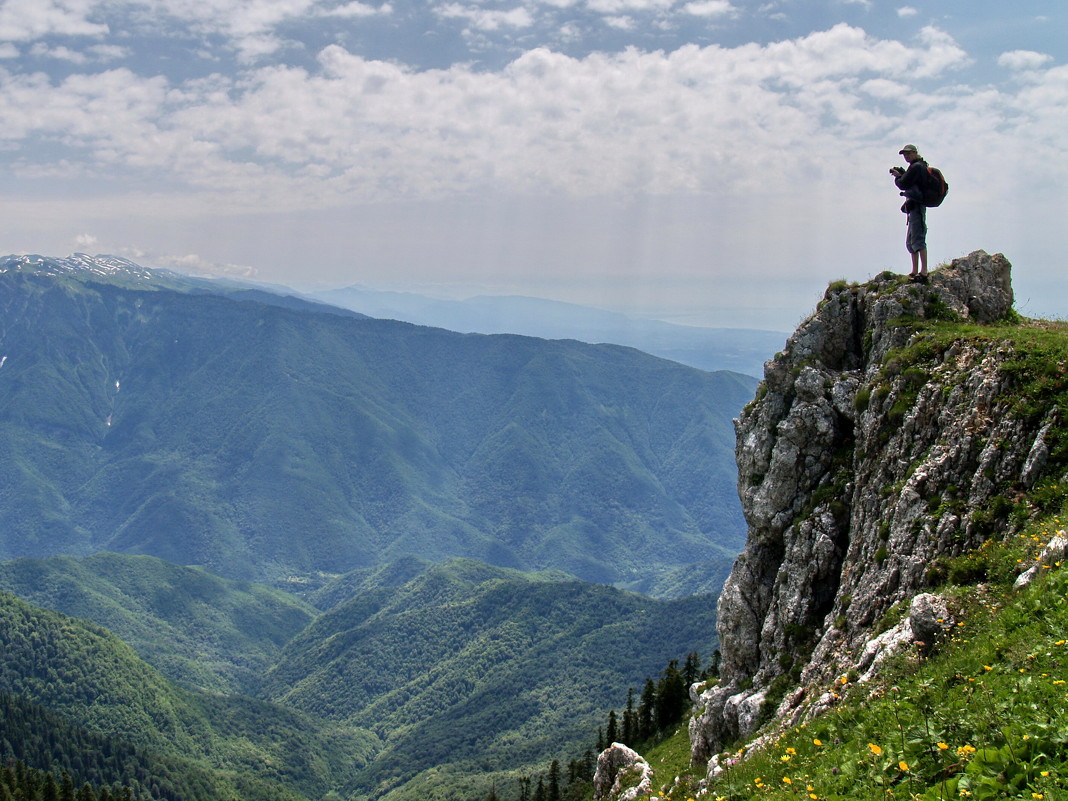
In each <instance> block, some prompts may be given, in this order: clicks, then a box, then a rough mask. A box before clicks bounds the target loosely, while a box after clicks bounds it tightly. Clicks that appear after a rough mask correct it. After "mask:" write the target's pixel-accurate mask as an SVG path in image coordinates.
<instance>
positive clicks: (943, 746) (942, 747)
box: [938, 743, 949, 751]
mask: <svg viewBox="0 0 1068 801" xmlns="http://www.w3.org/2000/svg"><path fill="white" fill-rule="evenodd" d="M938 747H939V748H941V749H942V750H943V751H945V750H946V749H948V748H949V746H948V745H946V744H945V743H939V744H938Z"/></svg>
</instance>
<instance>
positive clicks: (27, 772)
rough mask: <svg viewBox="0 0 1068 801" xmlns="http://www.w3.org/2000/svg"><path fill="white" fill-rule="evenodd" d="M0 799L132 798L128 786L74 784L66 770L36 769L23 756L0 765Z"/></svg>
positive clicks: (85, 800) (91, 800) (73, 800)
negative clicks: (24, 760)
mask: <svg viewBox="0 0 1068 801" xmlns="http://www.w3.org/2000/svg"><path fill="white" fill-rule="evenodd" d="M0 801H134V796H133V792H132V791H131V790H130V788H129V787H110V788H109V787H106V786H105V787H100V788H93V787H91V786H90V785H89V784H88V783H84V784H82V786H81V787H80V788H78V789H75V788H74V780H73V779H72V778H71V775H70V774H69V773H67V772H66V771H63V772H62V773H61V774H60V777H59V779H58V780H57V779H56V776H55V774H53V773H49V772H45V771H40V770H35V769H34V768H30V767H27V766H26V763H25V762H23V761H22V760H8V761H7V763H6V764H5V765H4V766H3V767H2V768H0Z"/></svg>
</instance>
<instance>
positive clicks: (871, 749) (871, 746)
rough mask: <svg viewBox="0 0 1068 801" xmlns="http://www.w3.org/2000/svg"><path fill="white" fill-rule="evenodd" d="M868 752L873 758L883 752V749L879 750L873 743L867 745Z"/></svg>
mask: <svg viewBox="0 0 1068 801" xmlns="http://www.w3.org/2000/svg"><path fill="white" fill-rule="evenodd" d="M868 750H869V751H871V752H872V753H873V754H875V756H879V754H881V753H882V752H883V749H881V748H880V747H879V746H877V745H876V744H875V743H868Z"/></svg>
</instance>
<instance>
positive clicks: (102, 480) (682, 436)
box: [0, 265, 754, 581]
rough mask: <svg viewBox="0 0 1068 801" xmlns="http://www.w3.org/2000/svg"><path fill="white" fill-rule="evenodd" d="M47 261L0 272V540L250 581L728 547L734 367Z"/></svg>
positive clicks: (744, 381)
mask: <svg viewBox="0 0 1068 801" xmlns="http://www.w3.org/2000/svg"><path fill="white" fill-rule="evenodd" d="M76 266H77V265H75V267H76ZM72 270H73V272H72ZM72 275H74V276H75V278H72V277H71V276H72ZM64 276H65V277H64V278H63V280H61V281H57V280H55V279H54V277H52V276H48V275H44V274H41V272H40V271H39V270H38V271H37V272H27V271H21V270H15V269H14V268H10V269H7V270H6V272H0V308H2V309H3V312H4V314H3V318H4V319H3V323H2V324H0V325H2V326H3V327H2V328H0V350H2V351H3V353H2V354H0V357H2V358H3V359H4V361H3V366H2V367H0V439H2V440H3V441H4V442H5V444H6V445H7V448H8V452H9V453H10V454H11V455H12V459H11V460H9V461H8V463H7V464H5V465H4V466H3V467H2V468H0V469H2V470H4V471H5V476H4V480H5V482H6V483H7V485H8V486H9V487H10V488H11V492H10V493H9V494H8V495H7V496H6V498H5V499H3V502H2V503H0V520H3V522H4V523H5V527H4V531H5V534H4V535H3V537H0V553H2V554H3V555H5V556H9V557H14V556H44V555H48V554H49V553H58V552H68V553H74V554H84V553H88V552H91V551H94V550H99V549H107V550H114V551H121V552H140V553H148V554H152V555H155V556H159V557H161V558H165V559H167V560H169V561H172V562H175V563H178V564H199V565H202V566H204V567H207V568H208V569H210V570H212V572H215V573H219V574H222V575H227V576H229V577H231V578H241V577H244V578H252V577H258V578H265V577H268V576H273V577H279V576H284V575H287V574H303V575H309V574H312V573H314V572H316V571H325V572H328V573H339V572H346V571H348V570H351V569H353V568H356V567H361V566H370V565H373V564H376V563H379V562H382V561H389V560H391V559H394V558H396V557H398V556H401V555H403V554H405V553H412V554H415V555H417V556H423V557H428V558H435V559H436V558H443V557H447V556H471V557H474V558H479V559H482V560H483V561H487V562H490V563H494V564H500V565H502V566H522V567H524V568H528V569H543V568H558V569H564V570H567V571H568V572H571V573H574V574H576V575H579V576H580V577H584V578H588V579H595V580H598V581H635V580H640V579H641V578H642V577H643V576H644V575H647V574H649V573H651V572H658V571H660V570H661V569H664V568H670V567H677V566H683V565H691V564H694V563H698V562H711V561H714V560H716V559H720V558H722V557H725V556H729V555H732V554H733V553H734V552H735V550H736V549H737V548H738V547H739V546H740V541H741V518H740V512H739V511H738V508H737V501H736V499H735V497H734V493H733V491H732V489H731V487H732V485H733V483H734V475H733V472H734V468H733V462H732V460H731V459H730V455H729V454H730V445H729V443H730V441H731V438H732V431H731V429H732V423H731V419H732V417H733V415H734V414H735V413H736V410H737V409H739V408H740V407H741V405H742V404H743V403H744V401H745V400H747V399H748V398H749V397H750V395H751V390H752V387H753V385H754V384H753V382H752V380H751V379H748V378H746V377H744V376H741V375H739V374H731V373H716V374H708V373H703V372H701V371H697V370H693V369H692V368H686V367H683V366H681V365H677V364H674V363H671V362H667V361H664V360H659V359H655V358H654V357H650V356H647V355H645V354H641V353H639V352H638V351H635V350H633V349H628V348H624V347H620V346H589V345H584V344H581V343H577V342H546V341H542V340H536V339H532V338H528V337H519V336H505V335H500V336H486V335H461V334H456V333H451V332H446V331H440V330H436V329H429V328H424V327H418V326H413V325H410V324H406V323H399V322H390V321H381V320H372V319H368V318H361V317H358V316H355V315H349V314H347V313H340V314H339V313H335V312H333V311H323V312H322V313H319V311H318V310H309V309H307V308H286V307H285V306H280V305H276V304H270V305H265V304H262V303H259V302H257V301H254V300H248V299H246V300H240V301H235V299H234V298H232V297H227V296H225V295H215V294H211V293H207V292H185V291H170V290H169V289H167V288H156V289H153V290H151V291H141V290H139V289H137V288H130V287H129V286H125V285H123V282H122V281H119V282H117V283H104V284H101V283H98V282H96V281H95V280H92V279H93V278H94V276H83V280H81V281H78V280H76V277H77V270H75V269H74V268H71V269H67V270H66V271H65V272H64ZM138 280H140V279H138ZM43 454H44V455H47V457H48V458H47V459H43V456H42V455H43ZM710 454H711V455H712V458H710ZM715 454H719V456H715ZM279 481H284V482H285V485H286V500H285V503H282V502H281V501H282V496H281V495H280V493H279V492H278V491H277V485H278V482H279ZM504 497H506V498H509V499H510V500H509V502H508V503H503V502H502V501H501V498H504ZM42 512H43V513H42ZM291 531H303V532H306V533H305V535H304V536H301V537H293V536H291V535H290V532H291ZM12 532H19V534H18V536H17V537H16V536H15V535H14V534H13V533H12ZM180 532H185V533H183V534H182V535H181V536H179V533H180ZM253 532H255V533H253ZM603 535H607V538H606V539H604V540H603V541H602V542H601V543H599V544H598V545H597V546H596V547H591V546H590V545H589V544H588V543H589V541H590V539H591V538H592V537H594V536H603ZM716 539H720V540H721V542H722V544H717V543H716V542H715V540H716Z"/></svg>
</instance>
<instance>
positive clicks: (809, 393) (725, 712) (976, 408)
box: [690, 251, 1055, 760]
mask: <svg viewBox="0 0 1068 801" xmlns="http://www.w3.org/2000/svg"><path fill="white" fill-rule="evenodd" d="M1010 271H1011V267H1010V265H1009V262H1008V261H1007V260H1006V259H1005V258H1004V257H1003V256H1001V255H994V256H990V255H988V254H986V253H984V252H982V251H977V252H975V253H972V254H970V255H969V256H967V257H965V258H962V259H957V260H955V261H954V262H953V263H952V264H951V265H949V266H947V267H944V268H942V269H939V270H936V271H934V272H933V273H932V274H931V277H930V283H928V284H918V283H908V282H906V281H904V280H903V279H902V278H901V277H899V276H894V275H891V274H883V275H881V276H879V277H877V278H876V279H874V280H872V281H870V282H868V283H867V284H864V285H859V286H857V285H849V286H846V285H842V286H834V285H832V287H831V288H829V289H828V291H827V293H826V296H825V298H824V300H823V301H821V303H820V305H819V307H818V309H817V311H816V312H815V313H814V314H813V315H812V317H810V318H809V319H808V320H807V321H805V322H804V323H803V324H802V325H801V326H800V327H799V328H798V330H797V331H796V332H795V333H794V334H793V336H791V337H790V339H789V340H788V342H787V344H786V348H785V350H784V351H783V352H782V353H780V354H778V355H777V356H776V357H775V358H774V359H773V360H771V361H769V362H768V363H767V364H766V366H765V378H764V382H763V384H762V385H761V387H760V389H759V390H758V394H757V399H756V400H755V401H754V402H753V403H751V404H750V405H749V406H748V407H746V409H745V410H744V411H743V413H742V416H741V417H740V419H738V420H737V421H736V430H737V449H736V453H737V460H738V483H739V493H740V495H741V499H742V506H743V509H744V512H745V517H746V520H747V522H748V525H749V534H748V540H747V543H746V546H745V550H744V552H743V553H742V554H741V556H740V557H739V559H738V560H737V562H736V564H735V566H734V569H733V571H732V573H731V575H730V578H729V579H728V580H727V583H726V585H725V586H724V588H723V592H722V595H721V597H720V599H719V608H718V632H719V640H720V649H721V652H722V657H723V658H722V664H721V681H720V684H719V685H718V686H716V687H713V688H712V689H709V690H706V691H705V692H703V693H702V694H701V695H700V696H699V697H698V698H697V699H696V700H697V704H696V707H697V712H696V713H695V715H694V717H693V719H692V722H691V724H690V726H691V727H690V736H691V744H692V749H693V757H694V759H695V760H708V759H710V758H711V757H713V756H714V755H716V754H717V752H719V751H721V750H722V749H723V748H724V747H725V746H726V745H727V744H729V743H730V742H732V741H733V740H735V739H736V738H738V737H744V736H747V735H750V734H752V733H753V732H754V731H756V730H757V729H758V728H759V727H760V726H761V725H762V724H763V723H764V722H766V721H767V720H769V719H770V718H772V717H775V718H780V719H785V720H787V721H796V720H797V719H799V718H800V717H802V716H804V715H805V714H811V713H812V711H813V710H814V709H816V708H819V706H820V705H821V703H823V704H825V703H827V698H825V697H824V698H823V699H822V701H821V696H823V695H824V693H825V691H826V690H827V689H828V688H830V687H831V686H832V684H833V682H834V681H836V680H841V677H843V676H845V675H847V674H848V675H850V676H851V677H853V678H856V677H858V676H863V675H864V674H866V673H869V672H870V671H871V670H872V669H873V666H877V663H878V661H879V660H880V659H881V658H883V655H885V653H889V650H888V649H890V650H892V649H893V648H900V647H902V645H907V646H908V647H920V648H924V647H929V645H930V642H931V641H933V640H935V639H937V637H938V636H940V633H941V632H942V631H943V630H944V629H945V628H946V626H947V621H948V620H949V619H950V613H949V611H948V610H947V609H946V608H945V605H944V603H943V602H942V601H941V600H940V599H938V598H937V597H935V596H931V595H920V593H921V592H922V591H923V590H924V589H925V588H927V587H929V586H930V585H931V584H932V583H933V578H934V576H933V575H932V572H937V566H938V565H939V563H940V560H944V559H946V558H948V557H953V556H957V555H959V554H961V553H963V552H965V551H967V550H970V549H972V548H975V547H976V546H978V545H979V544H980V543H981V542H982V541H984V540H985V539H986V538H987V537H989V536H990V534H991V532H992V530H993V529H994V527H995V526H996V527H998V529H999V530H1004V529H1005V528H1006V527H1007V526H1009V527H1011V520H1010V519H1008V515H1007V512H1008V511H1009V509H1010V508H1011V500H1012V498H1013V493H1014V492H1015V491H1018V490H1025V489H1028V488H1030V487H1031V486H1032V485H1033V484H1034V482H1035V481H1037V480H1038V479H1039V478H1040V477H1041V476H1042V474H1043V469H1044V466H1045V460H1046V457H1047V454H1048V445H1047V443H1046V437H1047V434H1048V432H1049V427H1050V424H1051V422H1052V420H1053V419H1052V416H1051V415H1053V414H1055V412H1050V413H1049V415H1050V416H1045V417H1043V414H1044V412H1040V413H1039V414H1036V413H1035V411H1034V409H1030V410H1028V411H1027V412H1026V413H1024V412H1018V411H1017V410H1015V409H1014V408H1010V407H1009V405H1008V404H1007V402H1006V401H1005V398H1006V397H1007V396H1008V394H1009V391H1010V390H1011V388H1012V386H1013V382H1014V381H1015V380H1016V378H1015V375H1014V373H1013V372H1012V370H1011V369H1008V368H1009V367H1010V365H1009V364H1008V363H1009V362H1011V360H1012V359H1013V357H1014V354H1013V353H1012V352H1011V349H1010V348H1009V347H1008V346H1007V345H1005V344H1001V343H999V342H998V341H997V340H996V339H990V338H989V337H987V338H967V337H963V336H961V337H957V338H956V339H954V340H953V341H952V343H951V344H948V345H946V344H944V343H941V344H935V343H934V341H933V339H932V337H931V335H929V334H925V333H924V331H923V328H922V326H917V325H916V323H917V322H922V321H929V320H935V319H944V320H960V321H965V322H970V323H975V324H990V323H995V322H997V321H1000V320H1003V319H1005V318H1007V317H1010V316H1011V315H1012V302H1013V295H1012V286H1011V280H1010ZM917 596H918V597H917ZM914 598H915V600H914ZM899 603H902V604H910V610H909V612H908V614H907V615H906V616H904V619H903V620H902V622H901V623H899V624H898V626H896V627H894V628H892V629H890V631H888V632H886V633H885V634H883V635H882V639H881V640H880V639H878V638H876V636H875V631H874V626H875V624H876V622H877V621H879V620H880V618H882V617H883V616H884V615H885V614H886V613H887V611H888V610H889V609H890V608H891V607H892V606H894V605H895V604H899ZM916 643H921V644H922V645H919V646H916Z"/></svg>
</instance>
